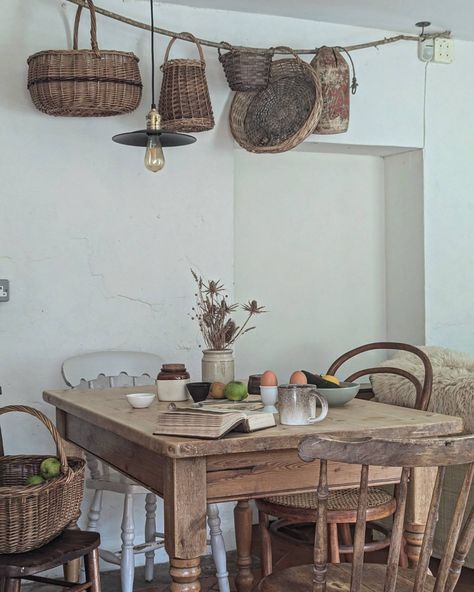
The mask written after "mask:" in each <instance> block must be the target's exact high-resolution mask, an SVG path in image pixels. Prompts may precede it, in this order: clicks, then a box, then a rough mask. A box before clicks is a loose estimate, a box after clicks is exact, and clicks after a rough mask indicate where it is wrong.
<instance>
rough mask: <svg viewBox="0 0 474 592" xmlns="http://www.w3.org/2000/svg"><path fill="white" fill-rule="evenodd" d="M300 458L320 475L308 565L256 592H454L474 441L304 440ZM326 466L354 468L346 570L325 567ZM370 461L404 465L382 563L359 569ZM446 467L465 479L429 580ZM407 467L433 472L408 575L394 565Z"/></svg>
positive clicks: (471, 513)
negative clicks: (458, 468) (417, 551)
mask: <svg viewBox="0 0 474 592" xmlns="http://www.w3.org/2000/svg"><path fill="white" fill-rule="evenodd" d="M299 455H300V457H301V458H302V459H303V460H304V461H314V460H316V461H317V462H315V463H314V465H315V477H316V474H317V472H319V484H318V488H317V493H316V495H317V497H318V509H317V518H316V531H315V539H314V565H302V566H298V567H291V568H289V569H284V570H282V571H279V572H275V573H273V574H271V575H269V576H267V577H266V578H264V579H263V580H262V581H261V582H260V586H259V590H260V592H287V591H290V590H291V592H308V591H310V590H312V591H313V592H326V591H327V592H336V591H337V592H349V590H350V592H453V590H454V589H455V586H456V583H457V581H458V579H459V576H460V573H461V569H462V566H463V563H464V559H465V557H466V554H467V552H468V551H469V549H470V547H471V545H472V542H473V539H474V506H473V507H469V506H468V503H467V502H468V497H469V493H470V490H471V487H472V481H473V476H474V435H468V436H458V437H447V438H438V439H426V440H422V439H418V440H405V441H403V440H399V441H396V440H392V441H390V440H382V439H375V438H360V439H355V440H352V441H351V440H349V439H348V440H342V439H341V440H336V439H331V438H319V437H318V436H309V437H308V438H305V439H304V440H303V441H302V442H301V443H300V446H299ZM328 461H333V462H342V463H349V464H357V465H359V464H360V465H361V477H360V495H359V501H358V505H357V523H356V527H355V539H354V553H353V561H352V564H348V563H341V564H328V540H327V529H326V520H327V512H328V497H329V492H328V481H327V463H328ZM369 463H370V464H371V465H372V464H373V465H377V466H386V467H403V469H402V471H401V481H400V485H399V487H398V489H397V510H396V512H395V515H394V526H393V533H392V543H391V546H390V552H389V556H388V561H387V565H381V564H377V565H375V564H365V565H364V539H365V533H366V526H367V525H366V515H367V503H368V496H369V487H368V473H369ZM453 465H466V466H465V476H464V481H463V484H462V487H461V491H460V493H459V497H458V500H457V504H456V508H455V512H454V515H453V518H452V522H451V527H450V529H449V532H448V535H447V539H446V545H445V551H444V555H443V557H442V559H441V563H440V565H439V569H438V573H437V576H436V578H435V577H433V576H431V575H429V569H428V568H429V560H430V556H431V551H432V547H433V538H434V533H435V530H436V522H437V520H438V510H439V505H440V500H441V494H442V487H443V481H444V476H445V473H446V467H449V466H453ZM413 467H438V471H437V477H436V482H435V487H434V492H433V496H432V499H431V504H430V508H429V513H428V519H427V524H426V530H425V535H424V538H423V543H422V548H421V555H420V560H419V563H418V565H417V567H416V568H414V569H408V568H402V567H399V565H398V564H399V556H400V550H401V547H402V542H403V526H404V519H405V510H406V502H407V493H408V482H409V478H410V471H411V469H412V468H413Z"/></svg>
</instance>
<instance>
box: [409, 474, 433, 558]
mask: <svg viewBox="0 0 474 592" xmlns="http://www.w3.org/2000/svg"><path fill="white" fill-rule="evenodd" d="M435 480H436V468H434V469H433V468H424V467H417V468H414V469H412V471H411V477H410V484H409V494H408V504H407V516H406V521H405V533H404V536H405V540H406V542H407V546H406V552H407V555H408V562H409V564H410V566H411V567H415V566H416V565H417V564H418V560H419V557H420V552H421V544H422V542H423V536H424V534H425V527H426V519H427V516H428V510H429V508H430V502H431V496H432V495H433V490H434V484H435Z"/></svg>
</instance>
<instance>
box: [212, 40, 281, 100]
mask: <svg viewBox="0 0 474 592" xmlns="http://www.w3.org/2000/svg"><path fill="white" fill-rule="evenodd" d="M222 44H223V45H224V46H225V48H226V49H227V50H228V51H227V52H226V53H221V50H220V48H219V49H218V53H219V61H220V63H221V64H222V67H223V68H224V73H225V77H226V78H227V83H228V84H229V87H230V89H231V90H235V91H239V92H250V91H254V90H261V89H263V88H267V86H268V81H269V79H270V68H271V65H272V58H273V53H274V51H273V49H269V50H268V51H265V52H255V51H250V50H248V49H239V48H237V47H232V45H230V44H229V43H226V42H225V41H223V42H222Z"/></svg>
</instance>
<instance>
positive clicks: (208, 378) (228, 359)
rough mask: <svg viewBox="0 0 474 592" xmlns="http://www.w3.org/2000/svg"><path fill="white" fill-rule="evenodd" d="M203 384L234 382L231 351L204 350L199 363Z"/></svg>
mask: <svg viewBox="0 0 474 592" xmlns="http://www.w3.org/2000/svg"><path fill="white" fill-rule="evenodd" d="M201 371H202V380H203V382H223V383H224V384H227V383H228V382H231V381H232V380H234V355H233V351H232V350H231V349H222V350H218V349H205V350H204V351H203V352H202V362H201Z"/></svg>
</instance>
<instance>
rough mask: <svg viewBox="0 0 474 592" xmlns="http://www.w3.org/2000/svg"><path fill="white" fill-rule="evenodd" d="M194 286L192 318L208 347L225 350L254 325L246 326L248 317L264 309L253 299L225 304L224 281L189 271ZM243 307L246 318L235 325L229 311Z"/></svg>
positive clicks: (226, 296)
mask: <svg viewBox="0 0 474 592" xmlns="http://www.w3.org/2000/svg"><path fill="white" fill-rule="evenodd" d="M191 273H192V275H193V278H194V281H195V282H196V285H197V292H196V294H195V296H196V306H195V307H194V308H193V317H192V318H195V319H196V320H197V322H198V325H199V329H200V330H201V334H202V337H203V340H204V343H205V345H206V347H207V348H208V349H213V350H222V349H228V348H229V347H230V346H231V345H233V344H234V343H235V342H236V340H237V339H238V338H239V337H240V336H241V335H244V334H245V333H248V332H249V331H252V330H253V329H255V327H248V323H249V321H250V319H251V318H252V317H253V316H255V315H257V314H261V313H263V312H265V308H264V307H263V306H258V304H257V301H256V300H252V301H250V302H248V303H247V304H242V305H239V304H228V302H227V298H228V295H227V294H226V292H225V289H224V286H223V284H221V283H220V282H219V281H214V280H210V281H208V282H207V283H206V282H205V281H204V280H203V279H202V277H201V276H198V275H197V274H196V273H195V271H193V270H191ZM239 307H240V308H241V309H243V310H245V311H246V312H247V313H248V314H247V318H246V319H245V321H244V323H243V325H242V326H241V327H239V326H237V325H236V323H235V322H234V321H233V319H232V318H231V316H230V315H231V313H233V312H235V311H236V310H237V308H239Z"/></svg>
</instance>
